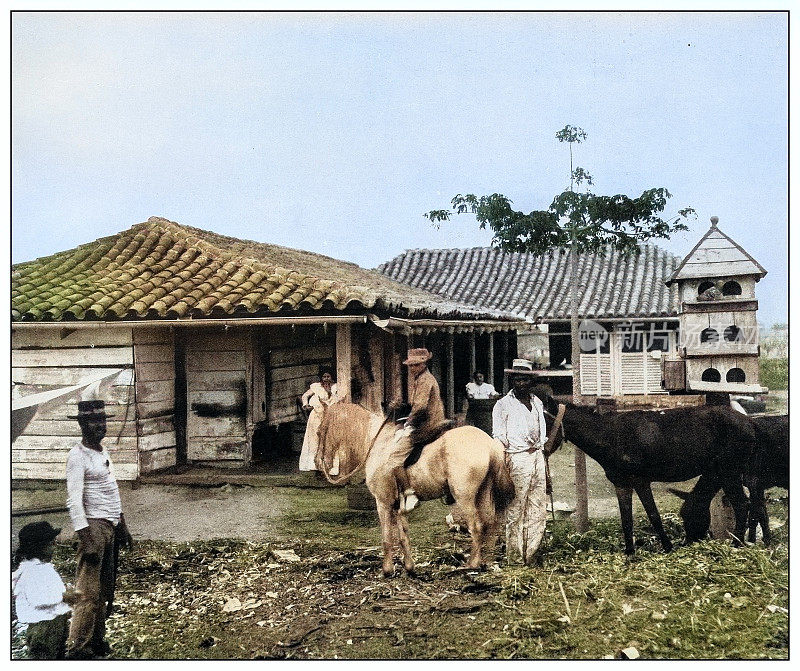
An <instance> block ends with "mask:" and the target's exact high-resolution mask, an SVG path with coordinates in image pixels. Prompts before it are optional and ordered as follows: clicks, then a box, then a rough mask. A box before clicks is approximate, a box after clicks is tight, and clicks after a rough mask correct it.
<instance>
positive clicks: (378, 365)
mask: <svg viewBox="0 0 800 671" xmlns="http://www.w3.org/2000/svg"><path fill="white" fill-rule="evenodd" d="M371 328H372V329H373V331H372V333H370V336H369V360H370V363H371V364H372V376H373V378H374V380H375V381H374V382H373V383H372V384H371V385H370V387H371V392H370V394H369V404H368V406H367V407H368V408H369V410H372V411H373V412H381V407H382V406H381V404H382V402H383V401H387V400H388V399H386V398H384V393H383V389H384V385H383V360H384V356H383V339H382V338H381V332H380V329H377V328H375V327H374V326H373V327H371Z"/></svg>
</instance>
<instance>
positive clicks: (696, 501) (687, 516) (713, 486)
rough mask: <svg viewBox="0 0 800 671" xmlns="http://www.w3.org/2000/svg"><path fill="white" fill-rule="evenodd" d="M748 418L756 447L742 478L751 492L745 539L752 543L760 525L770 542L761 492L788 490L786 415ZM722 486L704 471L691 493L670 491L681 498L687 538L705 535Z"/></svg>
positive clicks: (766, 541)
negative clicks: (754, 433) (712, 504)
mask: <svg viewBox="0 0 800 671" xmlns="http://www.w3.org/2000/svg"><path fill="white" fill-rule="evenodd" d="M748 419H749V420H750V421H751V422H752V424H753V427H754V429H755V432H756V441H757V446H756V449H755V450H754V452H753V453H752V455H751V456H750V459H749V461H748V462H747V467H746V469H745V471H744V473H743V479H742V482H743V483H744V485H745V486H746V487H747V489H748V491H749V492H750V497H749V498H750V502H749V503H750V505H749V510H748V522H747V527H748V533H747V540H748V541H749V542H751V543H754V542H755V540H756V528H757V527H758V526H759V525H760V526H761V535H762V538H763V540H764V544H765V545H769V544H770V543H771V542H772V536H771V534H770V531H769V516H768V514H767V504H766V501H765V499H764V492H765V490H767V489H769V488H770V487H783V488H784V489H789V417H788V416H787V415H782V416H775V415H772V416H769V415H767V416H763V417H750V418H748ZM721 486H722V485H721V483H720V481H719V480H718V478H716V477H715V476H714V475H713V474H706V475H703V476H702V477H701V478H700V480H698V481H697V483H696V484H695V486H694V489H692V491H691V492H683V491H681V490H678V489H670V490H669V491H670V492H672V493H673V494H675V495H676V496H678V497H680V498H681V499H683V501H684V503H683V505H682V506H681V510H680V515H681V518H682V519H683V525H684V528H685V529H686V538H687V541H689V542H691V541H695V540H700V539H702V538H705V536H706V534H707V532H708V527H709V524H710V522H711V512H710V504H711V499H713V498H714V496H715V495H716V493H717V492H718V491H719V489H720V488H721Z"/></svg>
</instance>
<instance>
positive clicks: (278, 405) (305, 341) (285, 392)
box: [262, 326, 349, 425]
mask: <svg viewBox="0 0 800 671" xmlns="http://www.w3.org/2000/svg"><path fill="white" fill-rule="evenodd" d="M334 333H335V329H333V328H330V329H328V331H327V332H325V331H322V330H321V328H320V327H307V326H305V327H297V328H296V329H294V330H292V329H290V328H283V329H270V330H269V331H265V332H264V342H263V343H262V347H263V349H264V355H265V360H266V378H267V389H268V391H267V398H266V402H267V421H268V422H269V423H270V424H273V425H274V424H281V423H284V422H291V421H292V420H294V419H298V417H299V415H298V411H297V403H296V400H297V398H298V397H299V396H302V395H303V393H304V392H305V391H306V390H307V389H308V386H309V384H310V383H311V382H315V381H317V380H318V379H319V377H318V376H319V368H320V366H321V365H327V366H332V365H333V362H334V356H335V335H334ZM348 370H349V369H348ZM348 383H349V380H348Z"/></svg>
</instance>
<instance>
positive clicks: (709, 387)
mask: <svg viewBox="0 0 800 671" xmlns="http://www.w3.org/2000/svg"><path fill="white" fill-rule="evenodd" d="M718 221H719V220H718V218H717V217H711V228H710V229H709V230H708V231H707V232H706V234H705V235H704V236H703V237H702V238H701V239H700V241H699V242H698V243H697V244H696V245H695V247H694V249H692V251H690V252H689V254H688V255H687V256H686V258H684V259H683V261H682V262H681V264H680V265H679V266H678V268H677V269H676V270H675V272H674V273H673V274H672V275H671V277H670V278H669V279H668V280H667V285H672V284H677V286H678V314H679V323H680V327H679V328H680V337H679V352H680V356H681V358H682V359H683V361H684V365H685V379H686V388H687V389H688V390H690V391H705V392H708V391H721V392H739V393H758V392H761V391H765V389H764V388H763V387H762V386H761V384H760V380H759V367H758V354H759V334H758V322H757V320H756V312H757V310H758V301H757V300H756V295H755V285H756V282H758V281H759V280H760V279H761V278H762V277H764V276H765V275H766V274H767V271H766V270H765V269H764V267H763V266H762V265H761V264H760V263H758V261H756V260H755V259H754V258H753V257H752V256H750V254H748V253H747V252H746V251H745V250H744V249H743V248H742V247H741V246H740V245H739V244H737V243H736V242H734V241H733V240H732V239H731V238H729V237H728V236H727V235H725V233H723V232H722V231H721V230H720V229H719V227H718V226H717V224H718Z"/></svg>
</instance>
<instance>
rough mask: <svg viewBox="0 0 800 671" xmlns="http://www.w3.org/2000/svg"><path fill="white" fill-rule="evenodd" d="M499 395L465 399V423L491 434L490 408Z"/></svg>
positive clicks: (492, 408) (492, 407)
mask: <svg viewBox="0 0 800 671" xmlns="http://www.w3.org/2000/svg"><path fill="white" fill-rule="evenodd" d="M499 398H500V397H499V396H498V397H495V398H469V399H467V424H472V426H476V427H478V428H479V429H481V431H485V432H486V433H488V434H489V435H490V436H491V435H492V410H494V404H495V403H497V400H498V399H499Z"/></svg>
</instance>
